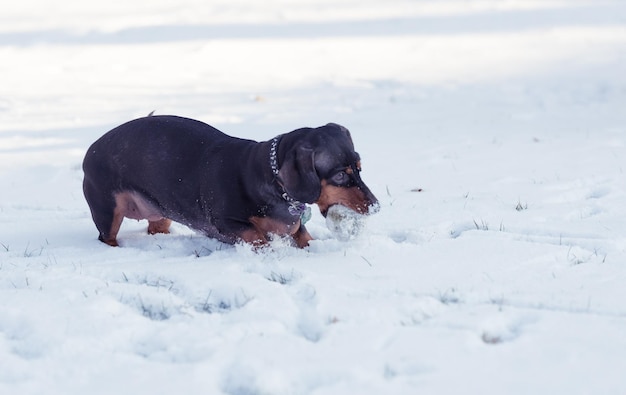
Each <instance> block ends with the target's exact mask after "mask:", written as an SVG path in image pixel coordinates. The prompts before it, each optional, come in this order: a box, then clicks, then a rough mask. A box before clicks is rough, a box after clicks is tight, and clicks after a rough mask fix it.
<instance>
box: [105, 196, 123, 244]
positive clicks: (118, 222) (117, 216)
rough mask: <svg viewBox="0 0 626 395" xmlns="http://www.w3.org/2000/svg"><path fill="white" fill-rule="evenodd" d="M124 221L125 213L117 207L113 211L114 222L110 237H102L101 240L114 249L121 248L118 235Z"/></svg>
mask: <svg viewBox="0 0 626 395" xmlns="http://www.w3.org/2000/svg"><path fill="white" fill-rule="evenodd" d="M123 220H124V213H123V212H122V210H120V208H119V207H118V206H115V209H114V210H113V221H112V222H111V229H110V230H109V235H108V237H107V238H104V237H102V238H101V239H100V240H102V241H103V242H105V243H106V244H108V245H110V246H112V247H119V244H118V243H117V234H118V232H119V231H120V227H121V226H122V221H123Z"/></svg>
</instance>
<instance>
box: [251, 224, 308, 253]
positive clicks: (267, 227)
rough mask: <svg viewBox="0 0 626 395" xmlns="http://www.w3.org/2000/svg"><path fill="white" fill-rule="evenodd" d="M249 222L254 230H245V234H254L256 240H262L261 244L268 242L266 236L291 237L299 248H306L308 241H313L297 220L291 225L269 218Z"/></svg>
mask: <svg viewBox="0 0 626 395" xmlns="http://www.w3.org/2000/svg"><path fill="white" fill-rule="evenodd" d="M250 222H251V223H252V225H253V226H254V229H251V230H247V231H246V232H248V233H254V234H255V235H256V236H255V237H256V238H257V239H261V240H263V243H267V242H268V236H269V235H270V234H275V235H278V236H291V237H292V238H293V240H294V242H295V243H296V245H297V246H298V247H300V248H304V247H306V246H308V245H309V241H311V240H313V237H311V235H310V234H309V232H307V230H306V228H305V227H304V226H302V225H301V224H300V220H297V221H296V222H295V223H293V224H287V223H284V222H281V221H279V220H276V219H274V218H270V217H251V218H250ZM242 238H243V237H242ZM244 240H245V239H244Z"/></svg>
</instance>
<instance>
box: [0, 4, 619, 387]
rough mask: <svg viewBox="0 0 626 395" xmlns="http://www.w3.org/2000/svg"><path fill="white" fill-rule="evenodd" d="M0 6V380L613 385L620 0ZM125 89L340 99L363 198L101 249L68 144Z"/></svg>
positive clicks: (120, 103) (164, 105)
mask: <svg viewBox="0 0 626 395" xmlns="http://www.w3.org/2000/svg"><path fill="white" fill-rule="evenodd" d="M5 3H6V4H3V5H2V7H1V8H2V9H1V10H0V185H1V191H0V243H1V244H0V393H2V394H63V395H68V394H91V395H94V394H151V395H153V394H229V395H249V394H316V395H322V394H377V395H378V394H626V174H625V172H626V2H624V1H621V0H613V1H610V0H609V1H597V0H560V1H559V0H554V1H552V0H550V1H548V0H541V1H539V0H535V1H532V0H508V1H504V0H463V1H461V0H438V1H435V0H413V1H411V0H384V1H382V0H381V1H376V0H332V1H331V0H302V1H295V0H267V1H253V0H212V1H200V0H150V1H148V0H139V1H120V0H109V1H106V2H99V3H96V2H88V1H84V0H80V1H78V0H60V1H47V0H21V1H18V2H5ZM152 110H156V114H176V115H181V116H186V117H191V118H196V119H200V120H202V121H205V122H207V123H209V124H211V125H213V126H215V127H217V128H219V129H221V130H223V131H224V132H226V133H229V134H231V135H235V136H239V137H246V138H253V139H256V140H268V139H271V138H273V137H274V136H276V135H278V134H280V133H284V132H288V131H291V130H293V129H296V128H299V127H303V126H319V125H323V124H326V123H328V122H337V123H341V124H343V125H345V126H346V127H348V128H349V129H350V130H351V132H352V135H353V137H354V140H355V145H356V148H357V150H358V151H359V153H360V154H361V157H362V158H363V178H364V180H365V182H366V183H367V184H368V185H369V187H370V188H371V189H372V191H373V192H374V193H375V194H376V195H377V197H378V198H379V199H380V201H381V211H380V212H379V213H378V214H376V215H374V216H371V217H370V218H368V221H367V224H366V227H365V229H364V230H363V232H362V234H361V235H360V236H359V237H358V238H357V239H354V240H350V241H347V242H341V241H339V240H336V239H335V238H333V236H332V234H331V232H330V231H329V230H328V229H327V228H326V223H325V221H324V218H323V217H322V216H321V215H320V213H319V211H318V210H317V208H316V207H313V212H314V215H313V219H312V220H311V222H310V225H309V226H308V227H309V230H310V231H311V233H312V235H313V236H314V237H315V238H316V240H315V241H314V242H312V243H311V246H310V247H309V248H308V249H305V250H298V249H295V248H293V247H290V246H289V245H288V244H287V243H286V242H284V241H281V240H275V241H274V242H273V244H272V245H271V247H270V248H267V249H266V250H264V251H260V252H255V251H253V250H252V249H251V248H250V247H249V246H246V245H238V246H228V245H223V244H220V243H218V242H216V241H214V240H211V239H208V238H206V237H204V236H201V235H199V234H196V233H194V232H193V231H191V230H189V229H187V228H185V227H183V226H179V225H177V226H174V231H173V234H170V235H157V236H150V235H148V234H146V226H147V224H146V223H144V222H137V221H131V220H126V221H125V222H124V224H123V227H122V231H121V233H120V236H119V241H120V244H121V247H120V248H112V247H108V246H106V245H104V244H102V243H100V242H98V241H97V239H96V236H97V231H96V229H95V226H94V225H93V223H92V220H91V217H90V214H89V209H88V207H87V204H86V202H85V200H84V198H83V195H82V189H81V183H82V170H81V162H82V158H83V155H84V153H85V151H86V149H87V147H88V146H89V145H90V144H91V143H92V142H93V141H95V140H96V139H97V138H98V137H99V136H101V135H102V134H104V133H105V132H107V131H108V130H110V129H111V128H113V127H115V126H117V125H119V124H121V123H123V122H126V121H128V120H130V119H133V118H137V117H141V116H145V115H147V114H148V113H149V112H150V111H152Z"/></svg>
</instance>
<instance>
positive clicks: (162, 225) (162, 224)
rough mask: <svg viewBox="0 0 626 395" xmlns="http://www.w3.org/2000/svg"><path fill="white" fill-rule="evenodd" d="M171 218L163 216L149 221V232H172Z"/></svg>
mask: <svg viewBox="0 0 626 395" xmlns="http://www.w3.org/2000/svg"><path fill="white" fill-rule="evenodd" d="M171 223H172V220H171V219H168V218H161V219H160V220H157V221H148V233H150V234H151V235H153V234H156V233H166V234H167V233H170V225H171Z"/></svg>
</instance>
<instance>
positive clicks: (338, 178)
mask: <svg viewBox="0 0 626 395" xmlns="http://www.w3.org/2000/svg"><path fill="white" fill-rule="evenodd" d="M348 178H349V177H348V174H346V172H345V171H340V172H339V173H337V174H335V175H334V176H333V178H332V180H333V182H334V183H335V184H345V183H346V182H348Z"/></svg>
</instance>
